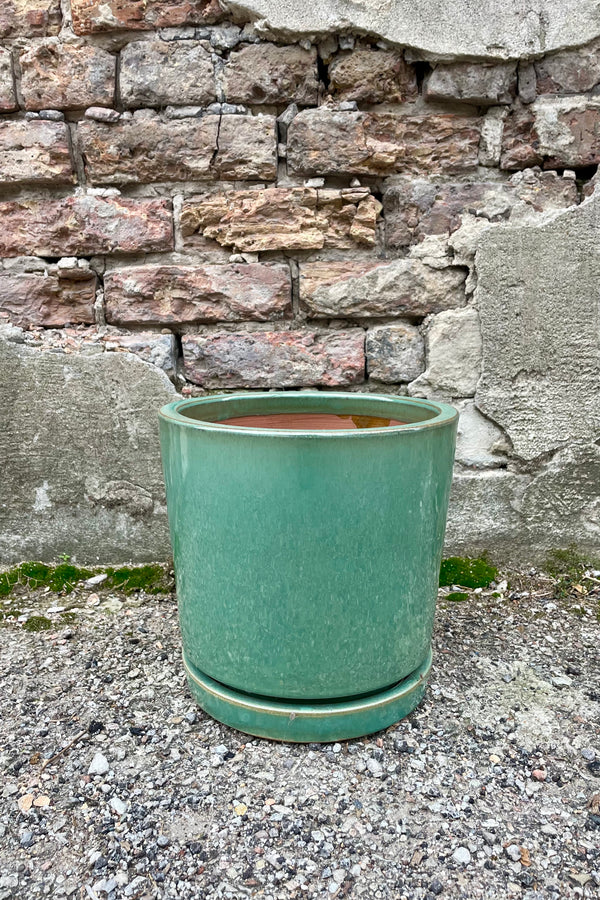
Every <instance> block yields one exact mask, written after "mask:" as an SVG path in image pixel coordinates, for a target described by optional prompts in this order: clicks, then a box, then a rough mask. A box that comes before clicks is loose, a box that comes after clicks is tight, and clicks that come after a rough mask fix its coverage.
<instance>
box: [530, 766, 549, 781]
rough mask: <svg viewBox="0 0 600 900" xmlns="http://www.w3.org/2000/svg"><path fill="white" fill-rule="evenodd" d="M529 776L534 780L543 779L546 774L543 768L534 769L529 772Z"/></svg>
mask: <svg viewBox="0 0 600 900" xmlns="http://www.w3.org/2000/svg"><path fill="white" fill-rule="evenodd" d="M531 777H532V778H533V779H535V781H545V780H546V778H547V774H546V772H545V771H544V769H534V770H533V772H532V773H531Z"/></svg>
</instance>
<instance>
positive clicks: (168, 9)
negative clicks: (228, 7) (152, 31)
mask: <svg viewBox="0 0 600 900" xmlns="http://www.w3.org/2000/svg"><path fill="white" fill-rule="evenodd" d="M71 11H72V13H73V30H74V31H75V34H91V33H92V32H96V31H121V30H123V29H132V30H136V29H138V30H139V29H148V28H168V27H171V26H177V25H205V24H210V23H213V22H218V21H219V20H220V19H222V18H223V15H224V13H223V10H222V9H221V7H220V5H219V2H218V0H152V2H144V3H140V2H139V0H71Z"/></svg>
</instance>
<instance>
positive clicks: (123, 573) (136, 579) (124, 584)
mask: <svg viewBox="0 0 600 900" xmlns="http://www.w3.org/2000/svg"><path fill="white" fill-rule="evenodd" d="M102 571H103V572H106V574H107V575H108V578H107V579H106V581H104V582H103V583H102V585H101V586H100V587H101V588H102V589H103V590H104V589H105V588H112V589H113V590H116V591H122V592H123V593H124V594H131V593H133V591H146V593H147V594H168V593H169V591H171V590H173V584H172V581H171V579H170V578H168V576H167V574H166V572H165V570H164V568H163V567H162V566H160V565H150V566H132V567H127V566H123V567H122V568H120V569H103V570H102Z"/></svg>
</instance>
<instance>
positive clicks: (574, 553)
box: [544, 547, 600, 600]
mask: <svg viewBox="0 0 600 900" xmlns="http://www.w3.org/2000/svg"><path fill="white" fill-rule="evenodd" d="M544 569H545V570H546V572H547V573H548V575H551V576H552V578H555V579H556V583H555V585H554V597H555V598H556V599H559V600H560V599H564V598H565V597H568V596H569V595H570V594H572V593H576V594H587V593H588V591H589V590H590V589H591V588H593V587H594V586H595V584H596V582H595V581H590V579H589V578H587V577H586V574H585V573H586V570H588V569H600V560H599V559H589V558H588V557H585V556H583V555H582V554H581V553H579V552H578V550H576V549H575V548H574V547H568V548H567V549H566V550H551V551H550V552H549V554H548V556H547V558H546V562H545V563H544Z"/></svg>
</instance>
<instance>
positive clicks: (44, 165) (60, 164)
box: [0, 119, 75, 185]
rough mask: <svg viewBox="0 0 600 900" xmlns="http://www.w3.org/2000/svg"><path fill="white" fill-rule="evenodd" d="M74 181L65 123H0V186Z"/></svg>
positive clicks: (37, 121)
mask: <svg viewBox="0 0 600 900" xmlns="http://www.w3.org/2000/svg"><path fill="white" fill-rule="evenodd" d="M74 180H75V178H74V175H73V164H72V162H71V152H70V149H69V138H68V131H67V126H66V125H65V123H64V122H46V121H43V120H42V119H34V120H33V121H26V120H25V121H24V120H22V119H20V120H18V121H11V120H10V119H8V120H5V121H0V184H15V185H16V184H45V183H49V184H69V183H71V184H72V183H73V182H74Z"/></svg>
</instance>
